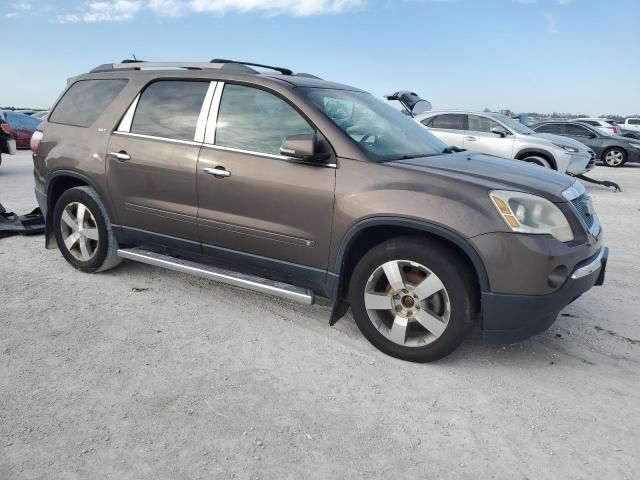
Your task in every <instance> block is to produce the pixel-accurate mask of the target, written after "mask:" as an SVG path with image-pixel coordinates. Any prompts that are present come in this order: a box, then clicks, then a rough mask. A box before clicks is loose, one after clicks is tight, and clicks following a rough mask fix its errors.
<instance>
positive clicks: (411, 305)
mask: <svg viewBox="0 0 640 480" xmlns="http://www.w3.org/2000/svg"><path fill="white" fill-rule="evenodd" d="M475 291H476V290H475V288H474V286H473V281H472V277H471V275H470V273H469V271H468V268H467V267H466V265H465V264H464V263H463V262H461V261H460V260H459V259H458V257H457V256H456V255H455V254H454V253H453V252H452V251H451V250H450V249H448V248H446V247H444V246H442V245H441V244H439V243H437V242H433V241H429V240H426V239H423V238H420V237H400V238H397V239H392V240H389V241H386V242H384V243H382V244H380V245H378V246H376V247H374V248H373V249H372V250H370V251H369V252H368V253H367V254H365V256H364V257H363V258H362V259H361V260H360V261H359V262H358V264H357V266H356V267H355V269H354V271H353V275H352V277H351V285H350V294H349V297H350V303H351V308H352V310H353V315H354V318H355V321H356V324H357V325H358V328H359V329H360V331H361V332H362V333H363V335H364V336H365V337H366V338H367V339H368V340H369V341H370V342H371V343H372V344H373V345H374V346H376V347H377V348H378V349H380V350H382V351H383V352H385V353H387V354H389V355H391V356H393V357H397V358H401V359H404V360H410V361H414V362H429V361H433V360H438V359H440V358H442V357H444V356H446V355H448V354H449V353H451V352H452V351H453V350H455V349H456V348H457V347H458V345H459V344H460V343H461V342H462V340H463V339H464V337H465V335H466V333H467V331H468V327H469V326H470V325H471V323H472V319H473V313H474V309H473V307H474V306H475V305H476V300H475V298H476V294H475V293H474V292H475Z"/></svg>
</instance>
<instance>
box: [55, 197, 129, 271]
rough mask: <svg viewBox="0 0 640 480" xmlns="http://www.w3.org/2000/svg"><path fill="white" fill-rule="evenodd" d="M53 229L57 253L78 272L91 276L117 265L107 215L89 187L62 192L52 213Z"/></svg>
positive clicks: (116, 248) (116, 250) (115, 243)
mask: <svg viewBox="0 0 640 480" xmlns="http://www.w3.org/2000/svg"><path fill="white" fill-rule="evenodd" d="M53 228H54V233H55V237H56V242H57V243H58V248H59V249H60V252H61V253H62V255H63V256H64V258H65V259H66V260H67V261H68V262H69V263H70V264H71V265H73V267H75V268H77V269H78V270H81V271H83V272H88V273H93V272H98V271H104V270H108V269H110V268H113V267H115V266H116V265H118V264H119V263H120V261H121V259H120V258H119V257H118V255H117V252H118V242H117V240H116V238H115V237H114V235H113V230H112V228H111V222H110V221H109V216H108V215H107V212H106V209H105V207H104V205H103V204H102V201H101V200H100V197H99V196H98V194H97V193H96V191H95V190H94V189H93V188H91V187H75V188H71V189H69V190H67V191H66V192H64V193H63V194H62V195H61V196H60V198H59V199H58V202H57V203H56V205H55V208H54V211H53Z"/></svg>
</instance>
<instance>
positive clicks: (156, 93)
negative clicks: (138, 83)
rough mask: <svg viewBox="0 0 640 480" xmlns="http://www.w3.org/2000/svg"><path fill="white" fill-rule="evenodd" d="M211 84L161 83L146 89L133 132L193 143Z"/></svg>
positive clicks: (138, 108) (141, 98) (179, 81)
mask: <svg viewBox="0 0 640 480" xmlns="http://www.w3.org/2000/svg"><path fill="white" fill-rule="evenodd" d="M209 84H210V82H204V81H183V80H160V81H157V82H154V83H152V84H151V85H149V86H148V87H147V88H145V89H144V91H143V92H142V95H140V100H139V101H138V106H137V108H136V113H135V114H134V116H133V121H132V122H131V133H137V134H139V135H149V136H152V137H161V138H170V139H172V140H185V141H193V140H194V138H195V134H196V127H197V125H198V118H199V117H200V110H201V109H202V103H203V101H204V97H205V96H206V95H207V90H208V89H209Z"/></svg>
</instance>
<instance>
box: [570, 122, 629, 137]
mask: <svg viewBox="0 0 640 480" xmlns="http://www.w3.org/2000/svg"><path fill="white" fill-rule="evenodd" d="M574 121H575V122H580V123H586V124H587V125H591V126H592V127H595V128H597V129H598V130H600V131H601V132H604V133H608V134H609V135H620V134H621V133H622V132H621V131H620V127H619V126H618V125H617V124H616V122H615V121H614V120H610V119H608V118H576V119H575V120H574Z"/></svg>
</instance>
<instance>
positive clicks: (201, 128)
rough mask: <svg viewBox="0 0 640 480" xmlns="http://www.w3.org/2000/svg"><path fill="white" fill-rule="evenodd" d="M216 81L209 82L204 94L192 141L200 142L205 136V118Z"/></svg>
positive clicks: (209, 108)
mask: <svg viewBox="0 0 640 480" xmlns="http://www.w3.org/2000/svg"><path fill="white" fill-rule="evenodd" d="M217 84H218V82H210V83H209V88H208V89H207V94H206V95H205V96H204V100H203V102H202V107H201V108H200V115H199V116H198V123H197V124H196V133H195V135H194V137H193V141H194V142H199V143H202V142H203V141H204V137H205V130H206V128H207V118H208V117H209V112H210V110H211V101H212V99H213V94H214V92H215V91H216V87H217Z"/></svg>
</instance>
